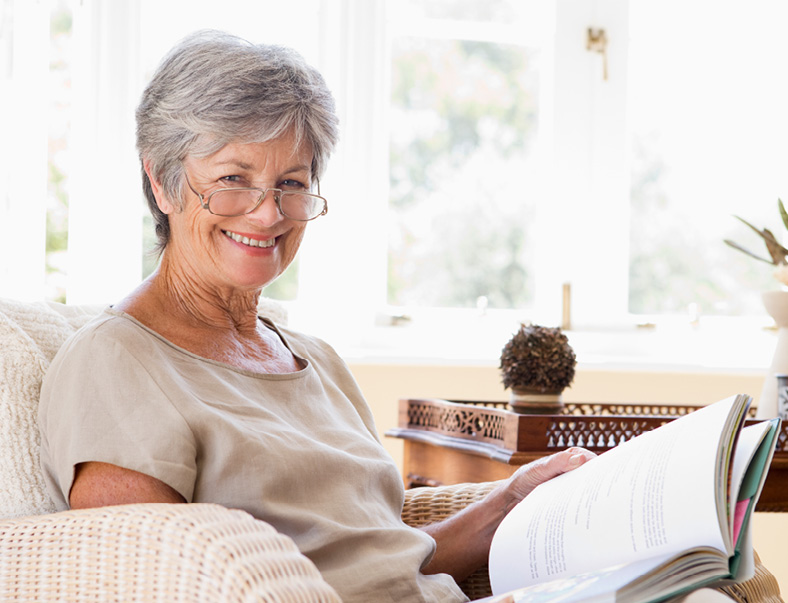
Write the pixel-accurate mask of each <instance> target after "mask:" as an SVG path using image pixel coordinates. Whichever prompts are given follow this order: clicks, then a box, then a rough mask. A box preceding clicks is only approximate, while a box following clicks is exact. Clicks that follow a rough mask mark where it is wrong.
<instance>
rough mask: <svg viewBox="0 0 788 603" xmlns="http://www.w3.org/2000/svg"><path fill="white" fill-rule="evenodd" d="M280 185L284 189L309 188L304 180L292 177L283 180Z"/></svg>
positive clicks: (300, 189)
mask: <svg viewBox="0 0 788 603" xmlns="http://www.w3.org/2000/svg"><path fill="white" fill-rule="evenodd" d="M280 186H281V188H282V190H285V191H294V190H299V191H302V190H305V189H307V188H309V187H308V186H306V185H305V184H304V183H303V182H299V181H298V180H292V179H290V178H288V179H287V180H283V181H282V184H281V185H280Z"/></svg>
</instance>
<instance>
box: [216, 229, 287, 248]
mask: <svg viewBox="0 0 788 603" xmlns="http://www.w3.org/2000/svg"><path fill="white" fill-rule="evenodd" d="M224 234H226V235H227V236H228V237H230V238H231V239H232V240H233V241H235V242H237V243H243V244H244V245H248V246H249V247H273V246H274V243H275V242H276V239H267V240H260V239H250V238H249V237H242V236H241V235H239V234H236V233H234V232H230V231H229V230H225V231H224Z"/></svg>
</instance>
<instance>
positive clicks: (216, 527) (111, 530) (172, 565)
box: [0, 504, 339, 603]
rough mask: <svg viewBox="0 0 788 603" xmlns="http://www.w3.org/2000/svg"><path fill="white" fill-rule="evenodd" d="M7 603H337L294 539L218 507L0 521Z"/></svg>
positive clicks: (142, 508)
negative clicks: (93, 602) (75, 602)
mask: <svg viewBox="0 0 788 603" xmlns="http://www.w3.org/2000/svg"><path fill="white" fill-rule="evenodd" d="M0 600H1V601H124V602H146V603H149V602H161V603H191V602H197V601H205V602H207V601H210V602H211V603H231V602H236V601H239V602H240V601H288V602H296V601H299V602H300V601H303V602H307V601H309V602H312V601H326V602H328V601H331V602H339V597H338V596H337V595H336V593H335V592H334V590H333V589H332V588H331V587H330V586H329V585H328V584H327V583H326V582H325V581H324V580H323V579H322V577H321V576H320V574H319V572H318V571H317V568H315V566H314V565H313V564H312V563H311V562H310V561H309V560H308V559H307V558H306V557H304V556H302V555H301V554H300V553H299V552H298V549H297V548H296V546H295V544H294V543H293V541H292V540H290V539H289V538H288V537H286V536H283V535H281V534H279V533H277V532H276V531H275V530H274V529H273V528H272V527H271V526H270V525H268V524H266V523H264V522H261V521H258V520H256V519H254V518H253V517H252V516H251V515H249V514H248V513H245V512H243V511H237V510H229V509H226V508H224V507H221V506H218V505H209V504H190V505H164V504H144V505H123V506H115V507H103V508H99V509H87V510H79V511H65V512H61V513H54V514H51V515H37V516H31V517H25V518H18V519H9V520H2V521H0Z"/></svg>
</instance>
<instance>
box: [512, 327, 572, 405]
mask: <svg viewBox="0 0 788 603" xmlns="http://www.w3.org/2000/svg"><path fill="white" fill-rule="evenodd" d="M576 364H577V360H576V358H575V352H574V350H573V349H572V346H570V345H569V340H568V339H567V337H566V335H564V333H562V332H561V329H559V328H552V327H543V326H539V325H520V329H519V330H518V331H517V332H516V333H515V334H514V335H513V336H512V338H511V339H510V340H509V341H508V342H507V343H506V345H505V346H504V347H503V350H502V352H501V365H500V368H501V376H502V378H503V385H504V388H507V389H511V396H510V399H509V405H510V406H511V407H512V409H513V410H515V411H516V412H521V413H529V414H531V413H541V414H544V413H548V414H557V413H560V412H561V409H562V407H563V400H562V393H563V391H564V389H565V388H566V387H568V386H569V384H570V383H572V379H574V376H575V365H576Z"/></svg>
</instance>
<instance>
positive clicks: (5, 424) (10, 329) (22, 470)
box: [0, 299, 101, 518]
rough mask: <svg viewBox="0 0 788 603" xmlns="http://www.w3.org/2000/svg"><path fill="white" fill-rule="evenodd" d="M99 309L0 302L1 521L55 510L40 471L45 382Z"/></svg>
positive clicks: (49, 303) (52, 304)
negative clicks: (67, 346)
mask: <svg viewBox="0 0 788 603" xmlns="http://www.w3.org/2000/svg"><path fill="white" fill-rule="evenodd" d="M100 309H101V308H100V306H92V307H89V306H73V307H72V306H65V305H63V304H57V303H54V302H39V303H21V302H17V301H13V300H8V299H0V517H1V518H11V517H19V516H23V515H36V514H41V513H49V512H52V511H54V510H55V507H54V504H53V503H52V501H51V500H50V498H49V495H48V494H47V492H46V487H45V486H44V480H43V477H42V475H41V469H40V467H39V443H40V436H39V432H38V420H37V414H38V397H39V392H40V390H41V379H42V378H43V376H44V372H45V371H46V369H47V368H48V367H49V363H50V362H51V361H52V358H53V357H54V356H55V353H56V352H57V350H58V349H59V348H60V346H61V345H62V344H63V342H64V341H65V340H66V338H67V337H69V336H70V335H71V334H72V333H74V332H75V331H76V330H77V329H78V328H79V327H81V326H82V325H83V324H85V323H86V322H87V321H89V320H90V319H91V318H92V317H93V316H95V315H96V314H98V312H99V311H100Z"/></svg>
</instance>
